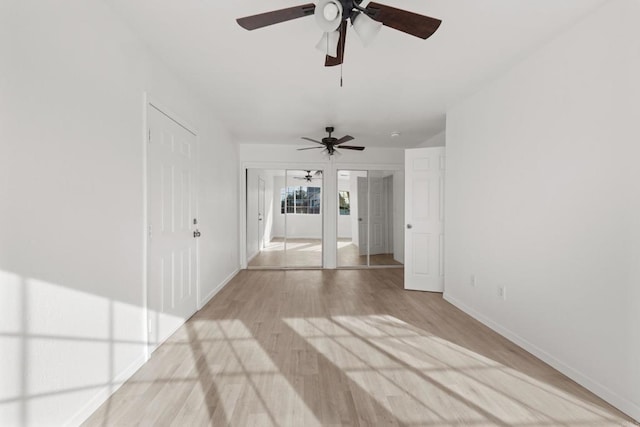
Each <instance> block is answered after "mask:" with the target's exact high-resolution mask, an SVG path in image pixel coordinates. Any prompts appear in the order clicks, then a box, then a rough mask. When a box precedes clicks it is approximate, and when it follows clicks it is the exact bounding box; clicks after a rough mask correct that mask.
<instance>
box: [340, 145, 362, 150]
mask: <svg viewBox="0 0 640 427" xmlns="http://www.w3.org/2000/svg"><path fill="white" fill-rule="evenodd" d="M338 148H340V149H343V148H344V149H346V150H358V151H362V150H364V147H356V146H355V145H341V146H340V147H338Z"/></svg>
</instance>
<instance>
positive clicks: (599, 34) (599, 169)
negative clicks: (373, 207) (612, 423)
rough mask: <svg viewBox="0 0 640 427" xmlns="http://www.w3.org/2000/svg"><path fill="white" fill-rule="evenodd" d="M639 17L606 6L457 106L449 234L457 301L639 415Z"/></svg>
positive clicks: (449, 286)
mask: <svg viewBox="0 0 640 427" xmlns="http://www.w3.org/2000/svg"><path fill="white" fill-rule="evenodd" d="M638 22H640V3H639V2H637V1H634V0H617V1H611V2H608V3H606V4H605V5H604V6H603V7H602V8H601V9H599V10H597V11H596V12H595V13H594V14H592V15H590V16H589V17H587V18H586V19H585V20H584V21H583V22H581V23H579V24H578V25H576V26H575V27H573V28H571V29H569V30H568V31H567V32H566V33H564V34H562V35H561V36H560V37H558V38H557V39H556V40H555V41H553V42H551V43H550V44H548V45H547V46H545V47H544V48H542V49H541V50H540V51H538V52H537V53H535V54H534V55H532V56H531V57H529V58H528V59H527V60H525V61H524V62H522V63H520V64H519V65H518V66H516V67H515V68H513V69H512V70H510V71H509V72H507V73H506V74H505V75H503V76H502V77H501V78H499V79H497V80H496V81H494V82H492V83H491V84H489V85H488V87H485V88H484V89H483V90H481V91H479V92H478V93H477V94H475V95H474V96H471V97H470V98H468V99H466V100H464V101H462V102H460V103H459V104H458V105H456V106H455V107H453V108H452V109H451V110H450V111H449V113H448V116H447V184H446V233H445V235H446V239H447V241H446V262H445V265H446V276H445V277H446V285H445V289H446V291H445V292H446V297H447V298H448V299H449V300H450V301H452V302H454V303H455V304H456V305H458V306H459V307H462V308H463V309H464V310H465V311H467V312H469V313H471V314H473V315H474V316H476V317H478V318H480V319H482V320H483V321H484V322H486V323H488V324H489V325H491V326H492V327H493V328H495V329H497V330H498V331H500V332H502V333H503V334H505V335H506V336H507V337H509V338H511V339H513V340H515V341H516V342H518V343H519V344H521V345H523V346H524V347H525V348H527V349H528V350H530V351H532V352H533V353H535V354H536V355H538V356H540V357H542V358H543V359H544V360H546V361H548V362H549V363H551V364H552V365H553V366H555V367H557V368H559V369H560V370H561V371H563V372H564V373H566V374H567V375H569V376H570V377H572V378H573V379H575V380H576V381H578V382H580V383H582V384H583V385H585V386H587V388H590V389H591V390H593V391H594V392H596V393H597V394H599V395H600V396H602V397H603V398H605V399H606V400H608V401H609V402H611V403H613V404H614V405H615V406H617V407H619V408H620V409H622V410H623V411H625V412H627V413H628V414H630V415H632V416H634V417H635V418H636V419H640V386H639V385H640V285H639V284H640V261H639V260H640V185H639V183H640V167H639V166H638V164H639V163H638V162H639V159H640V127H638V118H639V117H640V78H638V76H640V26H638ZM471 275H475V277H476V286H475V287H472V286H471V285H470V283H471ZM498 286H504V287H506V300H504V301H503V300H502V299H500V298H499V297H498V295H497V287H498Z"/></svg>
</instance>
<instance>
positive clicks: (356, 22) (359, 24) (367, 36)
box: [351, 12, 382, 47]
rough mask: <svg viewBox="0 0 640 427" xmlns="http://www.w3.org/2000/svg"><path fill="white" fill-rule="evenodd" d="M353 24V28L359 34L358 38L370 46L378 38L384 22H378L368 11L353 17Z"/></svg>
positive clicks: (365, 45) (363, 43) (364, 44)
mask: <svg viewBox="0 0 640 427" xmlns="http://www.w3.org/2000/svg"><path fill="white" fill-rule="evenodd" d="M351 24H352V25H353V29H354V30H355V31H356V34H358V38H359V39H360V41H361V42H362V45H363V46H364V47H367V46H369V44H370V43H371V42H372V41H373V39H375V38H376V36H377V35H378V33H379V32H380V29H381V28H382V22H378V21H376V20H374V19H371V18H370V17H369V16H368V15H367V14H366V13H363V12H360V13H359V14H357V15H356V16H354V17H353V18H352V19H351Z"/></svg>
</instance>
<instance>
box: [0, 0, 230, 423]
mask: <svg viewBox="0 0 640 427" xmlns="http://www.w3.org/2000/svg"><path fill="white" fill-rule="evenodd" d="M0 70H1V71H0V73H1V76H0V121H1V122H0V355H1V356H0V359H1V360H2V363H1V364H0V425H3V426H13V425H43V424H45V425H63V424H65V423H71V424H76V423H78V422H80V421H82V419H84V417H85V416H87V415H88V414H90V413H91V411H92V410H93V409H94V408H95V407H96V406H97V405H99V404H100V403H101V402H102V401H103V400H104V399H105V398H106V397H107V395H108V394H109V393H110V392H111V391H112V390H114V389H115V388H116V387H118V385H119V384H120V383H121V382H122V381H123V380H124V379H126V378H127V376H128V375H129V374H131V373H132V372H133V371H134V370H135V369H136V368H137V367H138V366H139V365H140V363H142V362H143V360H144V354H145V353H144V347H145V346H144V341H145V326H144V323H145V320H144V311H143V307H144V304H145V301H144V293H143V292H144V290H143V241H144V234H145V233H144V229H143V228H144V227H143V220H144V219H143V208H144V205H143V135H144V124H143V120H144V117H143V93H144V92H145V91H148V92H149V93H150V94H151V95H152V96H153V98H154V99H155V100H157V101H159V102H161V103H162V104H164V105H165V106H169V108H170V109H172V110H173V111H175V112H177V113H178V115H179V116H180V117H182V118H184V119H186V120H187V121H189V122H190V123H192V124H193V125H194V126H195V127H196V128H197V130H198V134H199V141H200V156H201V165H200V191H201V194H200V200H199V207H200V230H201V231H202V238H201V239H200V248H201V277H200V280H201V286H202V292H201V296H202V298H203V299H204V298H206V297H207V296H209V295H211V294H212V292H213V291H214V290H215V289H216V288H217V287H218V286H219V285H220V284H221V283H223V282H224V281H225V280H226V278H227V277H228V276H229V275H230V274H232V273H233V272H234V271H235V269H236V268H237V265H238V248H237V217H238V209H237V206H238V196H237V194H238V186H237V176H238V172H237V171H238V166H237V165H238V160H237V159H238V157H237V150H236V147H235V146H234V145H233V144H232V142H231V140H230V137H229V135H228V134H227V132H226V131H225V130H224V129H223V128H222V127H221V126H220V125H218V124H217V122H216V121H215V119H214V118H213V117H212V114H211V113H210V112H209V109H208V108H207V106H206V105H205V104H204V103H202V102H201V101H200V100H199V99H198V98H197V96H195V95H193V93H191V92H190V91H189V89H188V88H187V87H186V86H185V85H184V84H183V83H181V82H180V80H179V79H177V78H176V77H175V76H174V75H172V73H171V72H170V71H169V70H167V69H166V68H165V67H164V66H163V65H162V63H161V62H159V61H157V60H156V59H155V58H154V57H153V56H152V55H150V54H149V53H148V52H147V51H146V49H145V48H144V46H143V45H142V44H141V43H140V42H139V41H138V40H137V38H136V37H135V36H134V35H133V34H132V33H131V32H130V31H129V30H128V29H127V28H126V27H125V26H124V25H123V24H122V21H121V20H120V19H119V18H118V17H116V16H114V15H112V12H111V10H110V9H109V7H108V6H107V5H105V4H104V3H103V2H102V1H97V0H70V1H65V2H58V1H53V0H40V1H37V2H36V1H9V2H3V4H2V6H0Z"/></svg>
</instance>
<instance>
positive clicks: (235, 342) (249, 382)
mask: <svg viewBox="0 0 640 427" xmlns="http://www.w3.org/2000/svg"><path fill="white" fill-rule="evenodd" d="M190 325H191V331H190V332H189V331H187V328H183V330H181V331H180V334H181V335H179V336H174V337H172V339H171V340H170V342H167V344H168V345H170V346H171V345H173V346H174V347H175V346H187V347H188V346H192V347H193V346H194V342H195V343H196V346H197V349H196V350H195V351H194V353H197V354H194V356H195V359H196V361H195V362H194V366H192V367H191V373H192V374H194V373H196V374H197V376H196V378H197V379H198V381H200V383H201V384H200V389H201V390H200V392H199V393H197V394H196V395H195V396H194V398H195V400H196V401H198V400H200V401H201V404H205V401H206V400H205V397H206V395H207V394H208V387H215V389H216V395H217V396H218V399H219V400H220V403H221V405H222V408H223V409H224V411H223V412H224V413H225V414H226V422H227V423H229V422H231V420H232V419H235V420H242V421H241V422H242V423H245V422H246V423H247V424H253V423H257V424H259V425H273V426H279V425H305V426H306V425H320V422H319V421H318V420H317V418H316V417H315V416H314V414H313V412H311V411H310V410H309V408H308V407H307V405H306V404H305V402H304V401H303V400H302V398H301V397H300V396H299V395H298V394H297V393H296V391H295V390H294V389H293V387H292V385H291V384H290V383H289V380H288V379H287V377H285V376H284V375H283V374H282V373H281V372H280V370H279V369H278V367H277V366H276V365H275V364H274V362H273V361H272V359H271V358H270V356H269V355H268V354H267V352H266V351H265V350H264V349H263V347H262V346H261V345H260V343H259V342H258V341H257V340H256V339H255V338H254V337H253V335H252V334H251V331H250V330H249V329H248V328H247V327H246V326H245V325H244V324H243V323H242V321H240V320H215V321H212V320H207V321H198V320H194V321H192V322H191V324H190ZM189 335H191V336H189ZM200 357H202V358H204V361H201V362H200V364H199V365H200V368H198V367H197V366H195V365H196V364H198V359H199V358H200ZM174 378H175V377H174ZM182 379H183V380H185V381H188V380H191V379H193V375H187V376H184V377H182ZM170 380H171V379H170ZM240 400H241V401H242V405H238V401H240ZM238 411H242V412H246V413H242V414H240V413H238ZM290 414H294V416H293V419H292V417H291V416H290Z"/></svg>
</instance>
